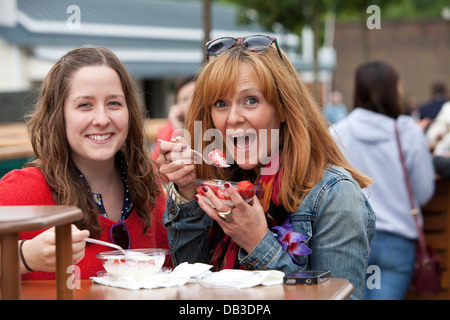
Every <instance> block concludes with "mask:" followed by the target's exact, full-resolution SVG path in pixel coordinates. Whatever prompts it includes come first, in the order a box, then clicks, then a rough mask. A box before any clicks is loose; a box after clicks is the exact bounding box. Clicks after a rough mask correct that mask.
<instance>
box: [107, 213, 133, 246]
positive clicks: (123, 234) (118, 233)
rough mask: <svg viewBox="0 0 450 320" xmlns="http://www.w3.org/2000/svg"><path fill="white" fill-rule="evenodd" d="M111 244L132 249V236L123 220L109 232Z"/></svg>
mask: <svg viewBox="0 0 450 320" xmlns="http://www.w3.org/2000/svg"><path fill="white" fill-rule="evenodd" d="M109 235H110V237H111V242H112V243H114V244H117V245H118V246H121V247H122V249H130V234H129V233H128V229H127V226H126V224H125V222H124V221H123V220H119V221H117V224H115V225H113V226H112V227H111V229H110V230H109Z"/></svg>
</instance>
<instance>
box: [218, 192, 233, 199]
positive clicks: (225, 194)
mask: <svg viewBox="0 0 450 320" xmlns="http://www.w3.org/2000/svg"><path fill="white" fill-rule="evenodd" d="M216 197H217V198H219V199H221V200H231V198H230V196H229V195H228V194H227V193H226V192H225V191H223V190H222V189H218V190H217V192H216Z"/></svg>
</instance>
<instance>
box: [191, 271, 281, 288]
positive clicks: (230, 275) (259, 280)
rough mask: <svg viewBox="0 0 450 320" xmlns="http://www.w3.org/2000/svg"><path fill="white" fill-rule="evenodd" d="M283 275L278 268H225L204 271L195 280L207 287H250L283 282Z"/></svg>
mask: <svg viewBox="0 0 450 320" xmlns="http://www.w3.org/2000/svg"><path fill="white" fill-rule="evenodd" d="M283 277H284V273H283V272H281V271H278V270H260V271H248V270H237V269H225V270H221V271H219V272H208V273H205V274H203V275H202V278H201V279H199V280H197V281H196V282H197V283H199V284H200V285H201V286H204V287H208V288H226V287H233V288H250V287H254V286H258V285H264V286H271V285H276V284H283Z"/></svg>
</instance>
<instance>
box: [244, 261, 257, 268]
mask: <svg viewBox="0 0 450 320" xmlns="http://www.w3.org/2000/svg"><path fill="white" fill-rule="evenodd" d="M244 267H245V270H255V266H254V264H253V263H251V262H247V263H246V264H245V266H244Z"/></svg>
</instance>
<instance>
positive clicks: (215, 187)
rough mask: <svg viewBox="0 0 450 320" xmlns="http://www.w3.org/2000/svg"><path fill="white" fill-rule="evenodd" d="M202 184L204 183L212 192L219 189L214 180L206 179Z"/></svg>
mask: <svg viewBox="0 0 450 320" xmlns="http://www.w3.org/2000/svg"><path fill="white" fill-rule="evenodd" d="M204 185H205V186H206V187H208V188H210V189H211V190H212V191H213V192H214V193H216V192H217V190H220V189H219V187H218V186H216V183H215V182H214V181H210V180H208V181H206V182H205V183H204Z"/></svg>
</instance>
